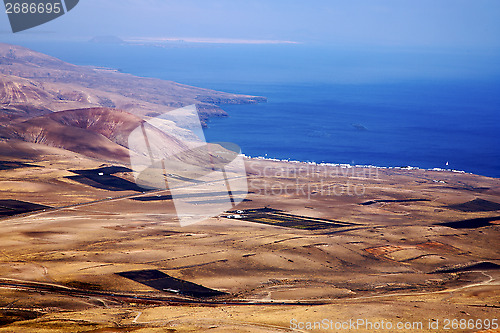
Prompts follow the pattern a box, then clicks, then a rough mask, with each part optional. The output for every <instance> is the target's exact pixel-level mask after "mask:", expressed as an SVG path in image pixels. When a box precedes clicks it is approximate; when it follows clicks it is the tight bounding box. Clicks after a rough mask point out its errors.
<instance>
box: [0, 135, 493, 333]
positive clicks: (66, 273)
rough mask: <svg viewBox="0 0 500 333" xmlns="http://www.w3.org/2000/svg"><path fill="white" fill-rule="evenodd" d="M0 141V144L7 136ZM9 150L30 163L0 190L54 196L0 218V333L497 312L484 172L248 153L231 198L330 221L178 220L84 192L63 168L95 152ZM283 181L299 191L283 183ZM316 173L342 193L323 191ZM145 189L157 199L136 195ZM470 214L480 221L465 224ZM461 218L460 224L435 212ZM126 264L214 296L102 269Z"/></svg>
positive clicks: (168, 205) (150, 206)
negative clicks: (239, 188)
mask: <svg viewBox="0 0 500 333" xmlns="http://www.w3.org/2000/svg"><path fill="white" fill-rule="evenodd" d="M2 148H3V149H4V151H3V152H4V156H5V154H6V150H7V148H9V149H12V148H13V147H12V146H10V147H7V144H6V143H3V144H2ZM15 148H16V149H15V150H12V151H15V152H16V154H17V155H18V157H17V158H16V161H17V162H19V161H23V159H22V158H20V157H19V156H20V155H22V154H24V155H25V156H24V157H25V158H27V159H26V160H24V162H26V163H27V164H30V165H31V166H29V167H25V166H23V167H16V168H10V169H5V170H2V171H0V190H1V194H2V199H15V200H22V201H25V202H32V203H37V204H41V205H45V206H50V207H55V208H54V209H49V208H47V209H46V210H45V211H38V212H32V213H28V214H25V215H21V216H10V217H4V219H2V220H1V221H0V223H2V230H3V232H2V234H1V235H0V238H1V240H0V244H2V245H1V249H0V255H1V256H0V258H1V263H0V266H1V274H0V275H1V278H2V280H1V282H2V283H4V285H3V286H2V288H0V294H1V302H2V304H1V306H2V312H3V316H4V321H5V322H8V321H13V320H20V319H23V320H21V321H14V322H12V323H11V324H9V325H8V326H6V327H3V328H0V332H2V331H5V332H12V331H19V332H29V331H33V332H41V331H43V330H51V331H57V330H59V331H72V332H75V331H97V332H99V331H101V332H113V331H117V332H118V331H137V332H141V331H148V332H149V331H151V332H154V331H155V330H156V331H158V332H163V331H168V330H170V331H172V332H174V331H179V332H188V331H199V330H205V329H209V328H210V330H211V331H214V332H219V331H220V332H223V331H228V332H229V331H243V332H245V331H248V332H264V331H265V332H273V331H287V330H288V329H289V328H290V320H292V319H294V318H295V319H297V320H298V321H301V322H307V321H320V320H322V319H328V320H333V321H334V322H335V321H339V320H343V321H345V320H348V319H350V318H353V319H357V318H364V319H368V320H371V321H374V322H375V321H377V320H385V321H392V322H394V323H397V322H406V321H410V322H420V321H422V322H424V324H425V325H427V324H428V320H430V319H438V320H439V321H440V322H441V323H442V321H443V320H444V319H446V318H450V319H455V318H457V319H462V318H464V319H470V318H474V319H487V318H490V319H492V318H494V317H495V316H498V306H499V301H498V299H499V293H500V289H499V286H498V277H499V270H498V264H499V263H500V262H499V260H498V257H499V248H498V232H499V227H498V224H497V223H498V222H497V221H495V219H494V218H495V217H497V218H498V211H487V210H488V209H486V208H488V207H487V206H488V204H486V205H485V204H484V203H485V202H486V203H488V202H489V205H490V206H492V205H493V202H495V201H496V202H498V201H499V200H498V199H499V197H500V192H499V190H500V189H499V180H497V179H492V178H486V177H480V176H475V175H468V174H457V173H451V172H434V171H423V170H383V169H369V170H367V169H361V168H354V169H341V168H336V167H328V168H326V167H325V168H321V169H318V168H317V167H316V169H312V168H311V166H308V165H306V164H291V163H284V162H273V161H258V160H247V170H248V171H249V184H250V190H251V192H252V193H250V194H249V195H248V197H247V201H245V202H243V203H242V204H241V205H240V206H238V209H241V210H249V209H256V208H264V207H268V208H272V209H276V210H281V211H283V212H284V213H286V214H291V215H296V216H300V217H304V216H305V217H310V218H319V219H321V220H319V221H324V220H331V221H332V222H331V223H332V225H333V226H334V227H332V228H326V229H324V228H319V229H316V230H315V229H314V228H311V230H307V229H302V228H300V225H297V226H296V227H294V226H288V227H282V226H276V225H272V223H273V221H274V220H273V219H272V214H271V215H269V217H271V218H270V219H268V220H264V222H265V221H267V222H268V223H256V222H248V221H244V220H243V219H228V218H224V217H222V216H219V217H214V218H211V219H208V220H206V221H204V222H203V223H200V224H196V225H192V226H189V227H180V226H179V225H178V223H177V222H176V220H175V211H174V208H173V205H172V202H171V201H170V200H168V196H167V197H165V196H164V195H167V194H168V192H154V193H149V192H148V193H142V192H137V191H110V190H105V189H99V188H96V187H95V186H90V185H86V184H82V183H81V182H77V181H75V180H73V179H70V178H66V177H68V176H71V175H74V173H72V172H69V171H68V170H75V169H92V168H97V167H99V166H101V164H100V163H99V162H97V161H95V160H92V159H89V158H86V157H84V156H82V155H78V154H74V153H70V152H67V151H61V150H59V149H56V148H48V147H44V146H41V145H36V144H27V143H22V144H18V145H17V146H16V147H15ZM34 151H36V152H37V156H28V155H29V154H30V153H32V152H34ZM284 170H286V172H284ZM117 175H118V176H120V177H122V178H123V179H127V178H128V179H130V175H129V174H127V173H121V174H117ZM297 183H299V184H300V186H302V185H304V184H305V186H306V187H305V188H306V190H304V193H303V192H302V190H299V191H296V192H295V193H292V192H293V191H292V190H290V189H292V188H296V184H297ZM317 184H322V186H323V187H322V188H323V193H322V192H321V190H320V191H317V190H315V187H314V186H315V185H317ZM286 185H290V186H289V187H288V189H289V190H288V193H284V192H283V193H279V191H278V189H279V188H285V186H286ZM328 185H330V186H336V187H337V189H338V188H341V186H343V188H344V189H346V191H345V192H344V193H342V194H341V195H334V194H333V193H331V195H328V193H327V192H326V190H324V188H327V186H328ZM307 186H309V188H310V189H311V191H309V192H308V190H307V188H308V187H307ZM349 186H351V187H352V186H358V187H357V191H358V195H352V194H351V195H349V193H347V188H348V187H349ZM266 189H267V191H266ZM271 189H274V193H273V191H272V190H271ZM361 189H362V190H363V194H361ZM338 191H339V190H337V194H339V193H340V192H338ZM155 196H156V197H157V198H160V199H161V200H152V201H143V200H137V198H140V197H155ZM158 196H160V197H158ZM161 196H163V197H161ZM165 198H167V199H165ZM134 199H136V200H134ZM415 199H419V200H415ZM477 199H482V200H484V201H483V202H482V203H483V204H482V206H481V205H480V208H477V207H476V206H475V205H474V202H472V203H469V206H467V205H466V206H465V207H466V208H467V207H469V208H470V209H472V210H483V211H472V212H467V211H463V210H467V209H464V208H463V206H459V208H460V207H461V208H460V209H458V208H456V207H455V208H453V207H454V206H453V205H457V204H463V203H467V202H471V201H473V200H476V202H477V201H478V200H477ZM81 203H88V204H83V205H75V204H81ZM62 206H68V207H66V208H57V207H62ZM448 206H451V207H448ZM481 207H482V208H481ZM492 207H493V208H495V207H494V206H492ZM490 208H491V207H490ZM497 208H498V207H497ZM470 209H469V210H470ZM484 210H486V211H484ZM277 215H278V216H279V213H278V214H277ZM478 218H490V219H488V221H491V222H488V223H487V225H486V226H482V227H475V226H478V225H481V221H483V220H474V219H478ZM298 219H300V218H299V217H298ZM471 219H473V220H472V221H473V222H470V225H468V228H451V227H448V226H443V225H438V223H442V222H450V221H455V222H456V221H464V220H471ZM333 221H338V222H342V223H337V224H335V223H334V222H333ZM474 221H476V222H474ZM477 221H479V222H477ZM269 223H270V224H269ZM327 223H328V222H327ZM475 223H476V225H474V224H475ZM477 223H479V224H477ZM474 263H476V264H477V263H480V264H479V265H476V266H471V267H469V266H470V265H472V264H474ZM450 268H452V270H451V271H446V269H450ZM453 268H455V270H453ZM136 270H159V271H161V272H164V273H166V274H168V275H170V276H172V277H175V278H179V279H183V280H186V281H190V282H194V283H197V284H199V285H203V286H205V287H208V288H212V289H215V290H218V291H222V292H225V293H227V294H225V295H222V296H218V297H211V298H197V297H189V296H183V295H180V294H177V293H175V292H171V291H160V290H157V289H154V288H151V287H148V286H147V285H145V284H142V283H138V282H135V281H133V280H130V279H127V278H124V277H121V276H118V275H116V273H120V272H126V271H136ZM27 319H28V320H27ZM317 331H321V330H317ZM356 331H359V332H364V331H366V332H368V331H370V330H369V329H363V328H359V329H357V330H356ZM409 331H412V330H409ZM466 331H467V330H466ZM469 331H470V330H469ZM477 331H479V330H477Z"/></svg>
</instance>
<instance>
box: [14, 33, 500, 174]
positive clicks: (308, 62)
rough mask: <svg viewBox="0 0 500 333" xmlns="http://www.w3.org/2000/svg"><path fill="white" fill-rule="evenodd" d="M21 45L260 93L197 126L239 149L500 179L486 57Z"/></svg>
mask: <svg viewBox="0 0 500 333" xmlns="http://www.w3.org/2000/svg"><path fill="white" fill-rule="evenodd" d="M22 46H25V47H29V48H32V49H34V50H35V51H38V52H42V53H46V54H49V55H51V56H55V57H57V58H60V59H62V60H64V61H67V62H70V63H74V64H77V65H86V66H101V67H107V68H114V69H118V70H119V71H121V72H124V73H130V74H133V75H137V76H142V77H154V78H159V79H164V80H170V81H175V82H179V83H183V84H188V85H193V86H198V87H203V88H209V89H215V90H221V91H226V92H231V93H239V94H247V95H258V96H264V97H267V98H268V102H267V103H262V104H247V105H222V108H223V109H224V110H225V111H226V112H227V113H228V114H229V117H223V118H211V119H209V121H208V123H207V125H208V126H207V128H206V129H205V136H206V137H207V140H208V141H211V142H220V141H228V142H234V143H236V144H238V145H239V146H240V147H241V149H242V153H243V154H245V155H247V156H252V157H259V156H260V157H265V158H270V159H280V160H287V159H289V160H298V161H303V162H315V163H332V164H349V165H372V166H377V167H389V168H390V167H407V166H411V167H418V168H421V169H436V168H437V169H444V170H448V169H449V170H460V171H465V172H467V173H474V174H480V175H485V176H491V177H497V178H498V177H500V152H499V150H498V148H497V147H499V146H500V138H499V134H498V133H500V129H499V124H500V113H499V112H498V110H499V109H500V97H499V96H497V94H495V88H496V87H498V86H499V84H500V75H499V74H498V73H500V70H499V68H500V66H498V62H497V61H495V60H493V58H492V55H491V54H489V53H487V52H485V54H484V55H482V57H483V61H482V62H481V63H469V64H468V60H470V58H469V57H472V56H471V55H470V54H469V55H467V54H466V53H463V52H460V51H453V52H452V51H447V52H445V51H440V52H441V53H439V52H438V51H437V50H434V51H433V52H434V53H433V54H432V56H431V55H429V54H426V53H425V52H424V53H419V52H420V51H415V50H410V51H409V50H397V49H383V48H379V49H376V50H374V51H371V53H369V54H367V53H366V52H367V51H366V50H360V49H358V50H356V49H353V50H342V49H339V48H322V47H321V46H317V45H304V44H300V45H229V46H228V45H217V44H214V45H208V46H206V45H204V46H203V47H199V46H196V45H194V46H192V47H186V46H183V47H158V46H148V45H133V44H124V45H113V44H95V43H90V42H78V43H75V42H49V43H36V42H30V43H24V44H22ZM250 49H251V50H252V52H248V50H250ZM421 52H423V51H421ZM436 53H437V54H436ZM117 55H120V56H117ZM474 57H477V54H476V55H474ZM366 59H371V60H370V61H368V62H367V61H366ZM361 60H363V65H360V64H361V62H362V61H361ZM314 61H316V63H314ZM467 64H468V65H467ZM488 66H489V67H488ZM488 68H490V70H488ZM277 124H279V126H276V125H277Z"/></svg>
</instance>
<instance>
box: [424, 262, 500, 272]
mask: <svg viewBox="0 0 500 333" xmlns="http://www.w3.org/2000/svg"><path fill="white" fill-rule="evenodd" d="M499 269H500V265H498V264H495V263H494V262H490V261H482V262H476V263H472V264H466V265H460V266H456V267H451V268H440V269H437V270H435V271H433V272H432V273H460V272H470V271H491V270H499Z"/></svg>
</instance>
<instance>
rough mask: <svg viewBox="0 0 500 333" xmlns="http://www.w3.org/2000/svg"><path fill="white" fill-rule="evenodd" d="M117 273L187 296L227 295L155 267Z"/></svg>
mask: <svg viewBox="0 0 500 333" xmlns="http://www.w3.org/2000/svg"><path fill="white" fill-rule="evenodd" d="M116 274H117V275H120V276H122V277H124V278H127V279H130V280H133V281H135V282H138V283H141V284H144V285H146V286H149V287H152V288H154V289H157V290H160V291H167V292H172V293H176V294H181V295H186V296H192V297H197V298H206V297H215V296H222V295H226V293H224V292H221V291H218V290H214V289H210V288H207V287H204V286H202V285H199V284H196V283H192V282H189V281H184V280H181V279H177V278H174V277H171V276H170V275H167V274H165V273H163V272H160V271H158V270H154V269H150V270H142V271H130V272H121V273H116Z"/></svg>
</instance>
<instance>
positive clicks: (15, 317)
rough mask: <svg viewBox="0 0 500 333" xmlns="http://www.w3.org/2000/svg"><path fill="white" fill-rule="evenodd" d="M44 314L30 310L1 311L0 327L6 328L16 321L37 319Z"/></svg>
mask: <svg viewBox="0 0 500 333" xmlns="http://www.w3.org/2000/svg"><path fill="white" fill-rule="evenodd" d="M42 315H43V314H41V313H39V312H34V311H29V310H17V309H12V310H10V309H2V310H0V326H6V325H9V324H12V323H14V322H16V321H22V320H31V319H36V318H38V317H40V316H42Z"/></svg>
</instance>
